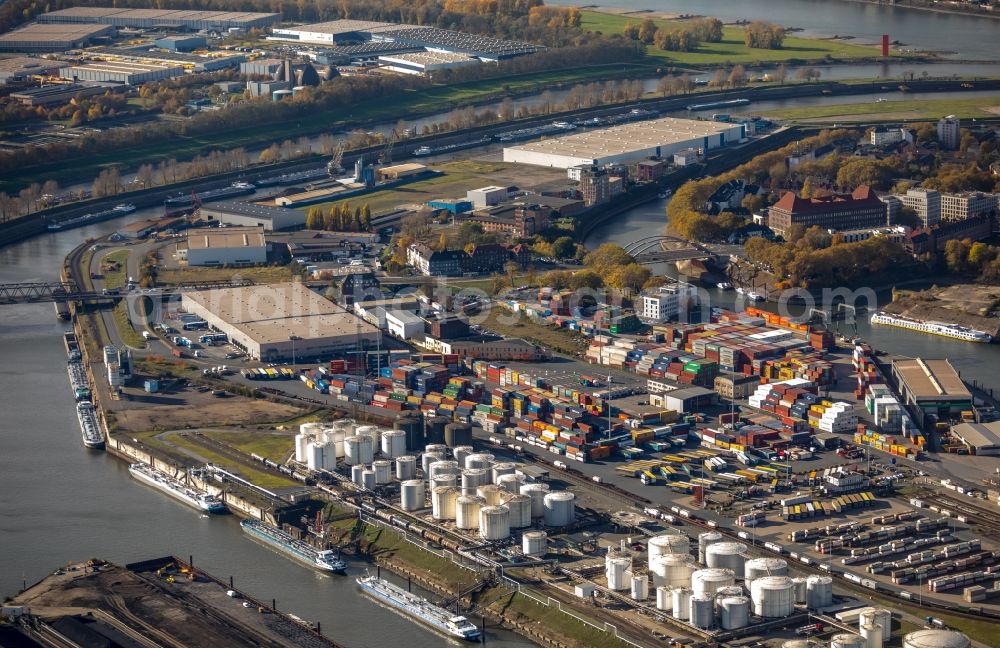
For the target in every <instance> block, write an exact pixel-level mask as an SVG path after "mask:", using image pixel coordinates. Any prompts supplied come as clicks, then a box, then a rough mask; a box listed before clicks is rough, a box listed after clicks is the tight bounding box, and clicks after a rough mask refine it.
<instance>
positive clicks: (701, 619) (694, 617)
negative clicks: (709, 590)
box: [690, 594, 715, 629]
mask: <svg viewBox="0 0 1000 648" xmlns="http://www.w3.org/2000/svg"><path fill="white" fill-rule="evenodd" d="M690 600H691V603H690V608H691V611H690V615H691V625H693V626H694V627H696V628H702V629H706V628H711V627H712V622H714V621H715V597H714V596H712V595H711V594H692V595H691V596H690Z"/></svg>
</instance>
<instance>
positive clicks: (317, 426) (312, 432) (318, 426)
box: [299, 422, 326, 436]
mask: <svg viewBox="0 0 1000 648" xmlns="http://www.w3.org/2000/svg"><path fill="white" fill-rule="evenodd" d="M324 427H326V426H325V425H324V424H323V423H316V422H312V423H303V424H301V425H300V426H299V434H305V435H306V436H316V435H317V434H319V433H320V432H322V431H323V428H324Z"/></svg>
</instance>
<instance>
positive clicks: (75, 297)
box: [0, 279, 253, 305]
mask: <svg viewBox="0 0 1000 648" xmlns="http://www.w3.org/2000/svg"><path fill="white" fill-rule="evenodd" d="M250 285H253V281H251V280H249V279H237V280H232V281H202V282H198V283H187V284H181V285H178V286H172V287H170V288H152V289H149V290H139V289H136V290H130V291H122V292H121V294H119V293H118V292H117V291H115V293H114V294H110V293H105V292H94V291H92V290H81V289H80V288H78V287H77V286H76V284H74V283H72V282H49V283H15V284H0V305H9V304H44V303H51V302H101V303H114V302H115V301H117V300H119V299H125V298H135V297H154V298H155V297H160V298H162V297H168V296H171V295H177V294H180V293H183V292H188V291H191V290H209V289H211V288H234V287H239V286H250Z"/></svg>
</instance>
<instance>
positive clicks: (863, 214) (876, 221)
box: [767, 186, 886, 235]
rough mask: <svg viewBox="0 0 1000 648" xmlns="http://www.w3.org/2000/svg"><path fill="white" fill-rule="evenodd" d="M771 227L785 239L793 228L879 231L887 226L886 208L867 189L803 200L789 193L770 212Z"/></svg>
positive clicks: (768, 222)
mask: <svg viewBox="0 0 1000 648" xmlns="http://www.w3.org/2000/svg"><path fill="white" fill-rule="evenodd" d="M767 224H768V227H770V228H771V229H772V230H774V232H775V233H777V234H781V235H786V234H787V233H788V230H789V229H790V228H791V227H792V225H802V226H803V227H806V228H809V227H812V226H813V225H816V226H819V227H821V228H823V229H829V230H835V231H840V230H852V229H862V228H871V227H879V226H884V225H885V224H886V206H885V203H883V202H882V201H881V200H879V199H878V196H876V195H875V192H874V191H872V190H871V188H870V187H867V186H860V187H858V188H857V189H855V190H854V191H853V192H852V193H849V194H832V195H829V196H823V197H820V198H800V197H799V196H798V195H797V194H795V193H794V192H791V191H789V192H787V193H785V195H783V196H782V197H781V199H780V200H778V202H776V203H774V205H773V206H771V208H770V209H769V210H768V218H767Z"/></svg>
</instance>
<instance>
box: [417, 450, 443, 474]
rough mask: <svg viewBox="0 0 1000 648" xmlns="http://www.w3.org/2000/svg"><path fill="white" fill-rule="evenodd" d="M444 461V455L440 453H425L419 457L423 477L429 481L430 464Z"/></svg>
mask: <svg viewBox="0 0 1000 648" xmlns="http://www.w3.org/2000/svg"><path fill="white" fill-rule="evenodd" d="M438 461H444V455H443V454H441V453H440V452H425V453H424V454H422V455H420V468H421V469H422V470H423V471H424V477H425V478H427V479H430V476H431V464H432V463H436V462H438Z"/></svg>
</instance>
